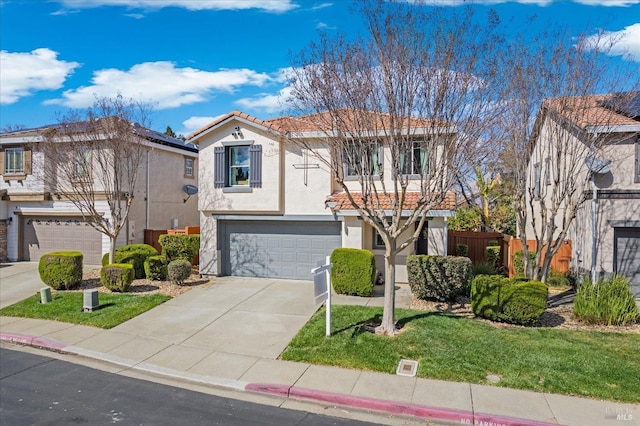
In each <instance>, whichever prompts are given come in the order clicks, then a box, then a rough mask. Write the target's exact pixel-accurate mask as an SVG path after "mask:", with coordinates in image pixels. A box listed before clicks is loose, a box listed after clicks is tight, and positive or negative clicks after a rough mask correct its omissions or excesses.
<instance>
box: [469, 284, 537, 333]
mask: <svg viewBox="0 0 640 426" xmlns="http://www.w3.org/2000/svg"><path fill="white" fill-rule="evenodd" d="M547 299H548V289H547V286H546V285H544V284H543V283H541V282H540V281H533V280H531V281H528V280H523V279H517V278H515V279H514V278H505V277H503V276H501V275H478V276H477V277H475V278H474V279H473V281H472V283H471V310H472V311H473V313H474V314H475V315H476V316H479V317H482V318H486V319H490V320H492V321H504V322H509V323H513V324H522V325H529V324H533V323H535V322H536V321H538V320H539V319H540V317H541V316H542V314H543V313H544V311H545V309H546V308H547Z"/></svg>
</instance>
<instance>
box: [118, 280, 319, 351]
mask: <svg viewBox="0 0 640 426" xmlns="http://www.w3.org/2000/svg"><path fill="white" fill-rule="evenodd" d="M315 311H316V306H315V304H314V297H313V283H312V282H311V281H294V280H281V279H271V278H239V277H219V278H214V279H213V281H212V284H211V285H209V286H204V287H198V288H194V289H192V290H190V291H189V292H187V293H185V294H182V295H180V296H178V297H176V298H174V299H172V300H170V301H168V302H166V303H163V304H162V305H160V306H157V307H156V308H154V309H152V310H151V311H148V312H146V313H144V314H142V315H139V316H137V317H135V318H133V319H131V320H129V321H127V322H125V323H123V324H121V325H119V326H117V327H115V328H114V329H113V330H114V331H119V332H122V333H127V334H136V335H138V336H141V337H147V338H152V339H155V340H160V341H163V342H166V343H170V344H173V345H179V346H187V347H192V348H200V349H203V350H206V351H213V352H221V353H229V354H235V355H244V356H247V357H259V358H270V359H276V358H277V357H278V355H280V353H281V352H282V351H283V350H284V349H285V347H286V346H287V344H288V343H289V341H290V340H291V339H292V338H293V337H294V336H295V334H296V333H297V332H298V331H299V330H300V328H302V326H303V325H304V324H305V323H306V322H307V321H308V320H309V318H310V317H311V316H312V315H313V313H314V312H315Z"/></svg>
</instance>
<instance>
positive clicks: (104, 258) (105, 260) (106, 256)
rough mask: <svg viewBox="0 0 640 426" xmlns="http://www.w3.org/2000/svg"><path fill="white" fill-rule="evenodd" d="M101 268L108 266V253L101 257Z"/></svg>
mask: <svg viewBox="0 0 640 426" xmlns="http://www.w3.org/2000/svg"><path fill="white" fill-rule="evenodd" d="M101 264H102V266H107V265H108V264H109V253H105V254H103V255H102V261H101Z"/></svg>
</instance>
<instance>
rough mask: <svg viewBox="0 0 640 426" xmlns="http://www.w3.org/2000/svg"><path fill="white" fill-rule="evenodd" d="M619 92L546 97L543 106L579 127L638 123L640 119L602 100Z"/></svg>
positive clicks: (610, 98)
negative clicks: (613, 107) (621, 111)
mask: <svg viewBox="0 0 640 426" xmlns="http://www.w3.org/2000/svg"><path fill="white" fill-rule="evenodd" d="M620 96H623V95H621V94H617V95H614V94H607V95H593V96H579V97H563V98H552V99H547V100H545V102H544V107H545V109H546V110H547V111H553V112H556V113H558V114H560V115H562V116H564V117H565V118H567V119H569V120H571V121H572V122H573V123H575V124H576V125H577V126H578V127H580V128H581V129H586V128H587V127H590V126H625V125H638V124H640V121H638V120H637V119H634V118H632V117H628V116H626V115H624V114H621V113H619V112H617V111H615V110H613V109H611V108H609V107H607V106H605V105H603V103H602V102H603V101H606V100H609V101H611V100H612V99H614V98H615V97H618V99H623V98H620Z"/></svg>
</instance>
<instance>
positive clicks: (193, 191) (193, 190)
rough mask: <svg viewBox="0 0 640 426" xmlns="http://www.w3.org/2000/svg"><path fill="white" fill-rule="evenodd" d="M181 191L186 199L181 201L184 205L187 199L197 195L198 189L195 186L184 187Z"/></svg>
mask: <svg viewBox="0 0 640 426" xmlns="http://www.w3.org/2000/svg"><path fill="white" fill-rule="evenodd" d="M182 190H183V191H184V192H185V194H187V198H185V199H184V200H182V202H183V203H186V202H187V200H188V199H189V197H191V196H192V195H196V194H197V193H198V187H197V186H195V185H185V186H183V187H182Z"/></svg>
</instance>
